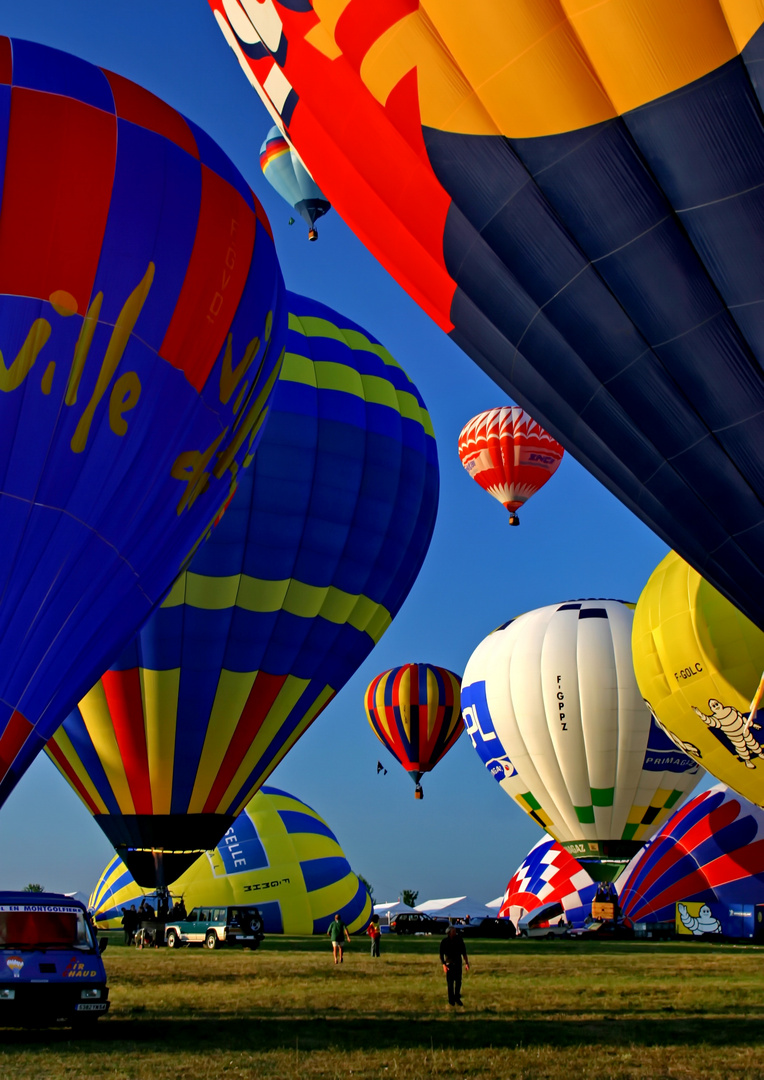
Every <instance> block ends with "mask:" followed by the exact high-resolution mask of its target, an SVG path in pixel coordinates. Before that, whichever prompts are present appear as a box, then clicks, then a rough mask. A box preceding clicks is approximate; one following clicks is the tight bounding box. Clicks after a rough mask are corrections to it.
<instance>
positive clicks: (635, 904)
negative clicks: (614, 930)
mask: <svg viewBox="0 0 764 1080" xmlns="http://www.w3.org/2000/svg"><path fill="white" fill-rule="evenodd" d="M619 885H620V895H621V907H622V910H623V913H624V915H625V916H626V917H627V918H628V919H629V921H630V922H632V923H634V922H644V921H648V922H653V921H658V922H664V921H673V920H674V917H675V910H676V908H675V906H676V904H677V903H679V902H680V901H681V902H686V901H689V902H692V903H694V904H698V903H701V902H702V903H705V904H712V905H713V904H716V903H720V904H726V905H731V906H732V907H733V908H735V907H738V908H739V907H740V905H742V904H758V905H760V904H761V903H762V895H764V813H763V812H762V811H761V810H760V809H759V807H757V806H754V805H753V804H752V803H750V802H748V800H747V799H743V798H741V797H740V796H739V795H737V794H736V793H735V792H733V791H730V790H729V788H727V787H726V786H725V785H724V784H718V785H717V786H716V787H713V788H711V790H710V791H704V792H703V793H702V794H700V795H697V796H696V797H695V798H694V799H691V800H690V801H689V802H688V803H687V804H686V805H685V806H682V807H681V808H680V809H679V810H677V811H676V813H675V814H673V815H672V817H671V818H669V820H668V821H667V822H666V824H665V825H664V826H663V828H662V829H661V830H660V832H659V833H658V834H657V835H656V836H655V837H654V838H653V839H652V841H651V842H650V843H649V844H648V845H647V847H646V848H645V850H644V852H643V853H642V854H640V855H639V856H637V858H636V859H635V860H634V862H633V863H632V864H631V866H629V868H628V871H627V872H626V873H625V874H624V877H623V880H622V882H620V883H619ZM691 917H692V916H691Z"/></svg>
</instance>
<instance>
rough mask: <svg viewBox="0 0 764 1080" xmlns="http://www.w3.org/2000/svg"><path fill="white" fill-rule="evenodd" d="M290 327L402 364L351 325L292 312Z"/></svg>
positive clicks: (307, 335) (310, 335)
mask: <svg viewBox="0 0 764 1080" xmlns="http://www.w3.org/2000/svg"><path fill="white" fill-rule="evenodd" d="M289 329H290V330H294V331H295V332H296V333H298V334H303V335H304V336H305V337H324V338H332V339H333V340H334V341H342V342H344V343H345V344H346V345H348V346H349V348H351V349H352V350H353V351H354V352H359V351H360V352H369V353H374V355H375V356H378V357H379V358H380V360H381V361H382V362H383V363H384V364H387V365H388V366H389V367H396V368H400V366H401V365H400V364H399V363H398V361H397V360H395V359H394V358H393V357H392V356H391V355H390V353H389V352H388V351H387V349H386V348H385V347H384V345H380V344H379V342H376V341H370V340H369V338H367V337H366V335H365V334H363V333H361V331H360V330H354V329H353V328H352V327H349V326H343V327H338V326H335V325H334V323H330V322H327V320H326V319H320V318H318V317H316V316H313V315H294V314H293V313H292V312H290V313H289ZM288 355H289V354H288V353H287V356H288ZM401 370H402V369H401ZM282 377H283V376H282ZM407 378H408V376H407ZM410 381H411V380H410V379H409V382H410Z"/></svg>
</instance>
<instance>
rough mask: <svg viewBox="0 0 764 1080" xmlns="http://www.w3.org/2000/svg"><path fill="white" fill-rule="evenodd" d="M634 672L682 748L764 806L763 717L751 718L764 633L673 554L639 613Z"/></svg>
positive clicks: (763, 659)
mask: <svg viewBox="0 0 764 1080" xmlns="http://www.w3.org/2000/svg"><path fill="white" fill-rule="evenodd" d="M632 646H633V653H634V670H635V672H636V676H637V682H638V683H639V688H640V690H641V692H642V695H643V697H644V698H645V700H646V701H647V702H648V703H649V705H650V708H651V709H653V711H654V712H655V715H656V716H657V718H658V720H659V721H660V722H661V723H662V724H663V725H664V726H665V727H666V729H667V730H668V731H669V732H670V733H671V737H672V738H673V739H674V740H675V742H676V743H677V745H679V746H681V747H682V749H683V750H684V751H685V752H686V753H688V754H691V755H692V756H693V757H694V758H695V759H696V760H697V761H701V762H702V764H703V766H704V768H706V769H707V770H708V771H709V772H710V773H711V774H712V775H713V776H717V777H718V778H719V779H720V780H722V781H724V783H725V784H729V786H730V787H731V788H733V789H734V790H735V791H739V792H740V793H741V794H742V795H744V796H745V797H746V798H747V799H750V800H751V801H752V802H755V803H757V804H758V805H764V714H761V715H758V716H753V717H751V715H750V710H751V704H752V702H753V701H754V698H755V696H756V693H757V688H758V686H759V682H760V679H761V677H762V672H764V633H762V631H761V630H759V629H758V627H756V626H754V624H753V623H752V622H751V621H750V620H749V619H747V618H746V617H745V615H743V614H742V612H740V611H738V610H737V608H735V607H734V606H733V605H732V604H731V603H730V602H729V600H726V599H725V598H724V597H723V596H722V595H721V594H720V593H719V592H717V591H716V589H715V588H714V587H713V586H712V585H709V583H708V582H707V581H704V580H703V578H702V577H701V576H700V575H699V574H698V573H697V572H696V571H695V570H693V569H692V567H691V566H689V565H688V564H687V563H686V562H685V561H684V559H681V558H680V557H679V556H678V555H676V554H675V553H674V552H670V553H669V554H668V555H667V556H666V558H665V559H663V561H662V562H660V563H659V564H658V566H657V567H656V568H655V570H654V571H653V573H652V574H651V575H650V579H649V581H648V582H647V585H646V586H645V588H644V590H643V591H642V595H641V596H640V598H639V602H638V603H637V607H636V611H635V613H634V632H633V636H632Z"/></svg>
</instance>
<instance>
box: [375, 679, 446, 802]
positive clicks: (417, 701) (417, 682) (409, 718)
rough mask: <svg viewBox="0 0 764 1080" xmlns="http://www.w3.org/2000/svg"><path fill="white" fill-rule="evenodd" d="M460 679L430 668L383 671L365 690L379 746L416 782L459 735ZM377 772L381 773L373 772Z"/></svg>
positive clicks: (418, 788) (417, 783) (428, 770)
mask: <svg viewBox="0 0 764 1080" xmlns="http://www.w3.org/2000/svg"><path fill="white" fill-rule="evenodd" d="M460 685H461V680H460V678H459V676H458V675H455V674H454V673H453V671H449V670H448V669H447V668H440V667H435V666H432V665H430V664H404V665H403V666H402V667H397V668H392V669H391V670H390V671H383V672H382V674H381V675H377V677H376V678H375V679H372V681H371V682H370V683H369V686H368V688H367V690H366V697H365V705H366V718H367V720H368V721H369V724H370V725H371V729H372V731H373V732H374V734H375V735H376V736H377V738H378V739H379V741H380V742H381V743H382V745H383V746H386V747H387V749H388V750H389V751H390V753H391V754H392V755H393V757H394V758H395V760H396V761H398V762H399V763H400V764H401V765H402V766H403V768H404V769H405V770H406V772H407V773H408V774H409V775H410V776H411V778H412V779H413V781H414V783H415V784H416V785H417V787H416V795H417V798H422V793H421V787H420V785H419V781H420V780H421V778H422V774H423V773H426V772H430V770H431V769H433V768H434V767H435V766H436V765H437V763H438V762H439V761H440V759H441V758H442V757H443V756H444V754H447V753H448V751H449V750H450V749H451V747H452V746H453V745H454V743H455V742H456V740H457V739H458V738H459V736H460V735H461V733H462V724H461V712H460V709H459V687H460ZM377 771H379V770H377Z"/></svg>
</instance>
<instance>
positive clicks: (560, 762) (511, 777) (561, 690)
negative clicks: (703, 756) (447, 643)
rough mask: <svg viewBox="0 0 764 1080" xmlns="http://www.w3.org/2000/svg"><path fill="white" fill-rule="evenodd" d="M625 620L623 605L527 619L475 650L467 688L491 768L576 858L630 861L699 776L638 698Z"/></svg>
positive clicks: (577, 604)
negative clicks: (627, 857)
mask: <svg viewBox="0 0 764 1080" xmlns="http://www.w3.org/2000/svg"><path fill="white" fill-rule="evenodd" d="M632 621H633V610H632V605H627V604H625V603H621V602H620V601H618V600H576V601H571V602H568V603H564V604H551V605H549V606H548V607H543V608H538V609H537V610H535V611H529V612H527V613H526V614H525V615H520V616H519V617H518V618H516V619H513V620H512V621H511V622H510V623H508V624H507V625H506V626H504V627H501V628H500V629H498V630H496V631H494V633H492V634H490V635H489V636H488V637H487V638H486V639H485V640H484V641H483V642H481V644H480V645H478V647H477V649H476V650H475V651H474V653H473V654H472V656H471V657H470V659H469V662H468V664H467V667H466V670H465V672H464V678H463V680H462V697H461V701H462V715H463V718H464V724H465V727H466V729H467V733H468V735H469V736H470V738H471V740H472V745H473V746H474V748H475V749H476V750H477V752H478V754H479V755H480V757H481V758H482V760H483V762H484V763H485V765H486V768H488V770H489V771H490V772H491V773H492V774H493V776H494V777H495V779H496V780H498V782H499V783H500V784H501V786H502V787H503V788H504V790H505V791H506V792H507V794H508V795H510V796H511V797H512V798H513V799H514V800H515V802H517V803H518V804H519V805H520V806H521V807H522V808H523V809H524V810H525V811H526V812H527V813H529V814H530V815H531V816H532V817H533V818H534V819H535V820H536V821H537V822H538V823H539V824H540V825H541V826H543V828H545V829H546V831H547V832H548V833H549V834H550V835H551V836H553V837H554V838H555V839H556V840H559V841H560V843H561V844H562V845H563V846H564V847H565V848H567V850H569V851H570V852H571V853H572V854H574V855H576V857H578V858H581V857H582V856H583V857H586V856H588V857H591V858H594V859H597V858H600V859H601V858H603V857H605V858H606V859H607V857H608V856H612V857H614V858H617V857H619V856H620V857H621V861H623V858H624V857H625V856H627V855H628V856H629V857H630V855H629V852H631V853H632V854H633V852H634V850H635V849H636V848H637V847H639V846H640V845H641V844H642V843H644V841H645V840H647V839H648V838H649V837H650V836H652V834H653V833H654V832H656V830H657V829H658V828H659V827H660V825H661V824H662V823H663V821H664V820H665V819H666V818H667V817H668V815H669V813H670V812H671V809H672V807H674V806H675V805H676V804H677V803H678V802H679V800H680V799H681V798H682V797H683V796H684V795H686V794H687V793H688V792H689V791H691V790H692V788H694V787H695V785H696V784H697V782H698V780H699V779H700V777H701V774H702V770H701V769H700V767H699V766H698V765H697V763H696V762H694V761H693V760H692V759H691V758H689V757H687V756H686V755H685V754H683V753H682V752H681V751H680V750H679V749H678V748H677V747H676V746H675V745H674V744H673V743H672V742H671V741H670V739H668V738H667V736H666V735H665V734H664V733H663V732H662V731H661V730H660V729H659V728H658V726H657V725H656V724H655V722H654V721H653V719H652V717H651V714H650V712H649V710H648V708H647V706H646V704H645V702H644V700H643V699H642V696H641V695H640V693H639V688H638V687H637V681H636V678H635V676H634V667H633V664H632V658H631V626H632Z"/></svg>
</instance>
